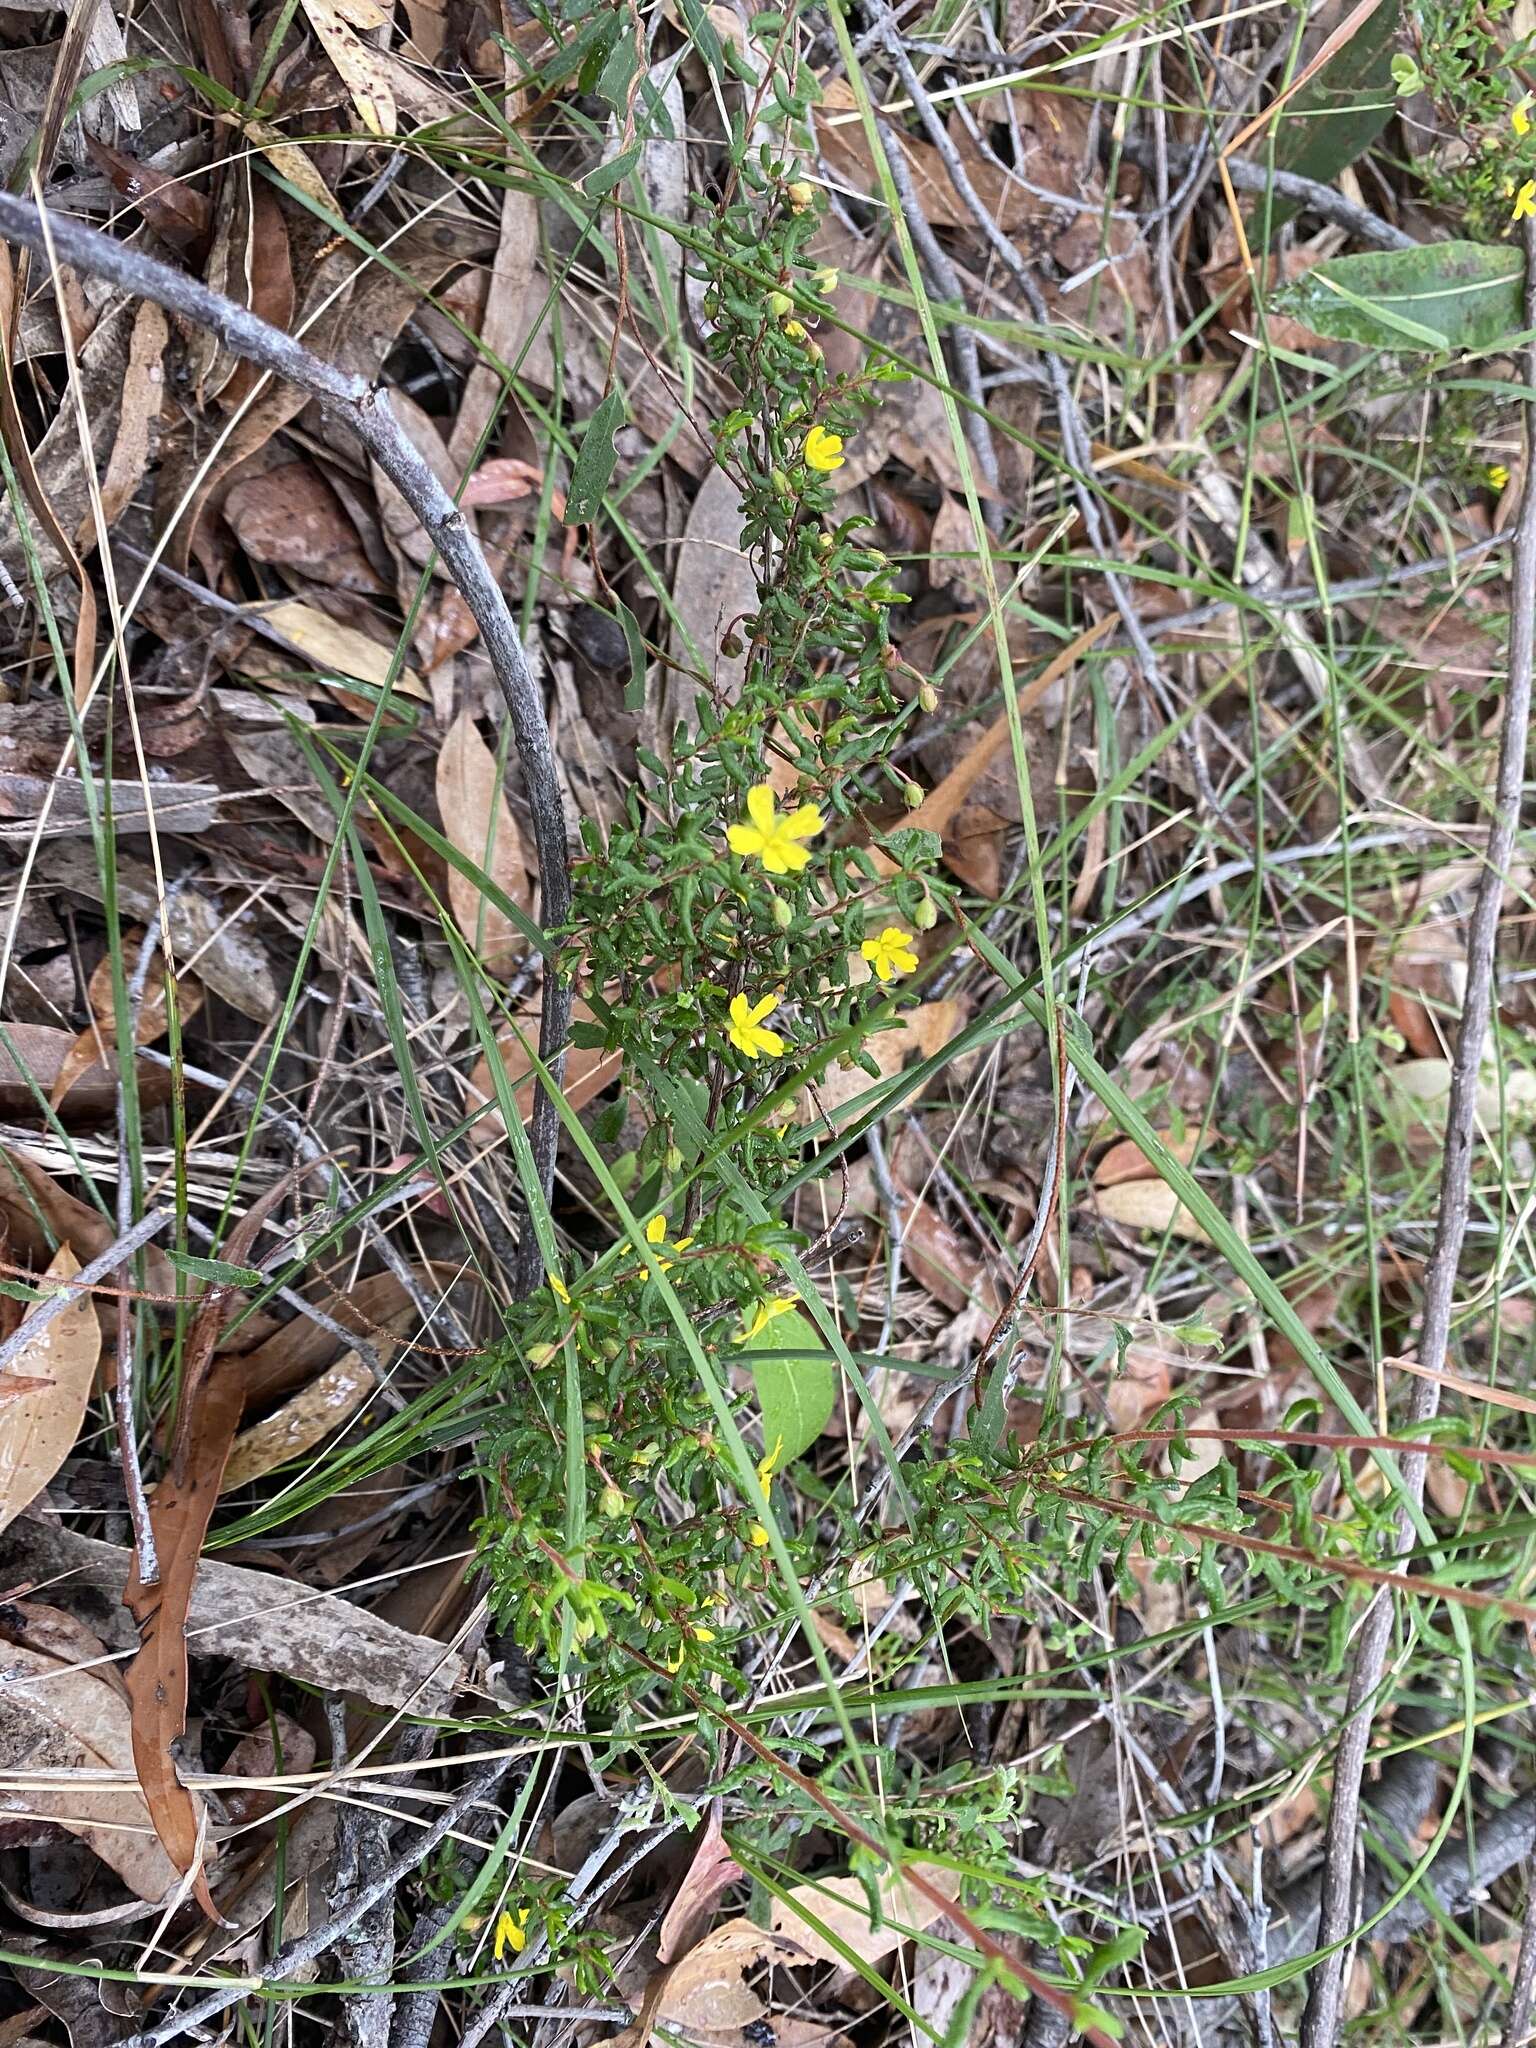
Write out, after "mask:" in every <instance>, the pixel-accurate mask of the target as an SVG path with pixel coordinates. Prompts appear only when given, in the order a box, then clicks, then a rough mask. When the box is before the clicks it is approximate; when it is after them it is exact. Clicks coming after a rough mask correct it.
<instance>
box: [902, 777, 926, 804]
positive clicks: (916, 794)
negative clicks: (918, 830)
mask: <svg viewBox="0 0 1536 2048" xmlns="http://www.w3.org/2000/svg"><path fill="white" fill-rule="evenodd" d="M901 794H902V800H903V802H904V803H905V804H906V807H907V809H908V810H909V811H915V810H916V809H917V808H918V806H919V804H921V802H922V800H923V792H922V791H921V790H920V789H919V788H918V786H917V784H916V783H915V782H909V783H908V784H907V786H906V788H905V789H904V790H903V791H902V792H901Z"/></svg>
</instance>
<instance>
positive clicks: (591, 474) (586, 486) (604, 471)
mask: <svg viewBox="0 0 1536 2048" xmlns="http://www.w3.org/2000/svg"><path fill="white" fill-rule="evenodd" d="M623 424H624V394H623V392H622V391H620V390H619V389H618V388H617V386H615V388H614V389H613V390H612V391H610V392H609V394H608V396H607V397H606V398H605V399H604V400H603V402H602V404H601V405H600V406H599V407H598V408H597V411H596V412H595V413H593V415H592V417H591V419H589V420H588V421H587V431H586V432H585V433H584V434H583V435H582V437H581V448H580V451H579V453H578V454H577V457H576V467H575V469H574V470H573V471H572V474H571V488H570V489H569V491H567V492H566V495H565V523H566V525H567V526H585V525H586V524H587V523H588V521H589V520H593V519H595V518H596V517H597V515H598V513H599V512H600V511H601V510H602V505H603V493H604V492H605V491H606V490H607V488H608V482H609V479H610V478H611V477H612V475H613V465H614V464H615V462H617V461H618V459H619V458H618V455H617V453H616V452H615V449H614V445H613V437H614V435H615V434H616V433H617V432H618V431H619V429H620V427H622V426H623Z"/></svg>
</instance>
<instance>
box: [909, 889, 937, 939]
mask: <svg viewBox="0 0 1536 2048" xmlns="http://www.w3.org/2000/svg"><path fill="white" fill-rule="evenodd" d="M938 921H939V906H938V905H937V903H935V902H934V900H933V898H932V897H931V896H925V897H924V898H923V900H922V902H921V903H919V905H918V906H917V908H916V910H914V911H913V913H912V922H913V923H914V924H915V925H916V926H917V928H918V930H919V931H920V932H931V931H932V930H933V928H934V926H935V925H936V924H937V923H938Z"/></svg>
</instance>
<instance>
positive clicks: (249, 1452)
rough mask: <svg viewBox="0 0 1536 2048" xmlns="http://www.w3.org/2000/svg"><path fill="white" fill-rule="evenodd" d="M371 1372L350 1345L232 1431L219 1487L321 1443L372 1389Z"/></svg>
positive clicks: (257, 1475)
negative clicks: (277, 1404)
mask: <svg viewBox="0 0 1536 2048" xmlns="http://www.w3.org/2000/svg"><path fill="white" fill-rule="evenodd" d="M373 1388H374V1378H373V1374H372V1372H371V1371H370V1370H369V1369H368V1367H367V1366H366V1365H364V1363H363V1361H362V1360H361V1359H360V1358H359V1357H358V1355H357V1353H356V1352H355V1351H349V1352H348V1353H347V1354H346V1356H345V1357H344V1358H340V1359H338V1360H337V1362H336V1363H335V1365H333V1366H330V1367H328V1368H327V1369H326V1371H324V1372H323V1373H321V1375H320V1377H319V1378H318V1379H316V1380H312V1381H311V1382H310V1384H309V1385H308V1386H307V1387H305V1388H303V1389H302V1390H301V1391H300V1392H299V1393H297V1394H295V1395H294V1396H293V1398H292V1399H291V1400H288V1401H285V1402H284V1403H283V1405H282V1407H281V1408H279V1409H277V1410H276V1412H275V1413H274V1414H271V1415H267V1416H264V1417H263V1418H262V1420H261V1421H260V1422H258V1423H255V1424H254V1425H253V1426H252V1427H251V1428H250V1429H248V1430H245V1431H244V1432H243V1433H242V1434H241V1435H240V1436H238V1437H236V1439H235V1442H234V1445H233V1447H232V1449H231V1450H230V1453H229V1458H228V1460H227V1461H226V1463H225V1466H224V1476H223V1479H222V1480H221V1481H220V1484H219V1491H220V1493H228V1492H230V1491H231V1489H232V1488H234V1487H236V1486H248V1485H249V1484H250V1482H251V1481H252V1480H253V1479H261V1478H263V1477H264V1476H265V1475H266V1474H267V1473H268V1472H271V1471H273V1470H274V1469H275V1468H276V1467H277V1466H278V1465H283V1464H286V1463H287V1461H288V1460H289V1459H290V1458H301V1457H302V1456H303V1455H304V1453H305V1452H306V1451H309V1450H313V1449H314V1447H315V1445H316V1444H318V1443H323V1442H324V1440H325V1439H326V1437H328V1436H330V1435H331V1434H332V1432H333V1431H335V1430H338V1429H340V1427H341V1425H342V1424H343V1423H344V1422H345V1421H346V1420H347V1419H348V1417H349V1416H352V1415H355V1414H356V1413H357V1410H358V1409H359V1408H360V1407H361V1406H362V1404H363V1403H364V1401H366V1400H367V1398H368V1396H369V1395H370V1394H371V1393H372V1392H373Z"/></svg>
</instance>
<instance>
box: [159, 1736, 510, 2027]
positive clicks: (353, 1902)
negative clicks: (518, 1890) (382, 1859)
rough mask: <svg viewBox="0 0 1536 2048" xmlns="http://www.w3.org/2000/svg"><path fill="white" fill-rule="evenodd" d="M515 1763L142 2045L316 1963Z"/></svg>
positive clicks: (474, 1787) (481, 1778)
mask: <svg viewBox="0 0 1536 2048" xmlns="http://www.w3.org/2000/svg"><path fill="white" fill-rule="evenodd" d="M511 1762H512V1759H511V1758H510V1757H508V1756H499V1757H496V1758H494V1759H493V1760H492V1761H491V1762H490V1763H489V1764H487V1765H486V1767H485V1768H484V1769H483V1770H479V1771H476V1772H475V1774H474V1776H473V1777H472V1778H470V1780H469V1782H468V1783H467V1784H466V1785H465V1786H464V1787H463V1789H462V1790H461V1791H460V1792H459V1794H458V1796H457V1798H455V1799H452V1800H450V1802H449V1803H448V1805H447V1806H445V1807H444V1808H443V1810H442V1812H441V1813H439V1815H438V1816H437V1818H436V1820H434V1821H433V1823H432V1825H431V1826H430V1827H429V1828H427V1829H426V1830H425V1832H424V1833H422V1834H420V1835H417V1836H415V1837H414V1838H413V1839H412V1841H411V1842H410V1843H409V1845H408V1846H407V1848H406V1849H405V1851H404V1853H403V1854H401V1855H399V1856H397V1857H395V1858H394V1860H393V1861H392V1862H390V1863H389V1864H387V1865H386V1866H385V1868H384V1869H383V1870H381V1871H380V1872H379V1874H378V1876H377V1877H376V1878H374V1879H373V1881H372V1883H371V1884H368V1885H365V1886H364V1887H363V1889H362V1890H361V1891H359V1892H355V1893H354V1894H353V1895H352V1897H351V1898H350V1899H349V1900H348V1901H347V1904H346V1906H345V1908H344V1909H343V1911H342V1912H340V1913H339V1914H338V1915H337V1916H336V1917H335V1918H334V1919H332V1920H327V1921H324V1922H323V1923H322V1924H321V1925H320V1926H319V1927H314V1928H311V1929H310V1930H309V1932H308V1933H306V1934H300V1935H296V1936H295V1937H294V1939H293V1940H292V1941H285V1942H284V1943H283V1945H282V1947H281V1948H280V1949H279V1950H278V1951H277V1953H276V1955H274V1956H273V1958H272V1960H271V1961H270V1962H269V1963H268V1964H267V1967H266V1969H265V1970H264V1971H263V1973H262V1976H261V1980H260V1983H259V1984H253V1983H252V1982H251V1980H250V1979H249V1978H245V1977H242V1978H238V1979H237V1980H236V1981H235V1982H233V1983H232V1984H230V1985H229V1986H228V1987H227V1988H226V1989H223V1990H219V1991H210V1992H209V1994H208V1996H207V1997H206V1998H204V1999H202V2000H200V2001H199V2003H198V2004H196V2005H192V2006H188V2008H187V2010H186V2011H185V2012H180V2013H177V2014H175V2015H174V2016H173V2017H172V2018H171V2019H168V2020H166V2021H164V2022H163V2023H162V2024H161V2025H160V2026H158V2027H150V2028H147V2029H146V2030H145V2032H143V2033H142V2034H140V2035H139V2037H138V2038H139V2044H140V2048H165V2043H166V2042H167V2041H175V2040H179V2039H180V2037H181V2036H182V2035H183V2034H190V2033H191V2032H192V2031H193V2029H194V2028H197V2027H201V2026H202V2025H203V2023H204V2021H206V2020H211V2019H215V2018H217V2016H218V2015H219V2014H220V2013H221V2012H228V2010H229V2008H230V2007H231V2006H232V2005H236V2004H238V2003H239V2001H240V2000H241V1999H242V1998H244V1997H246V1996H247V1995H248V1994H249V1993H250V1992H252V1991H255V1990H259V1989H264V1988H265V1987H266V1986H267V1985H269V1984H286V1983H288V1982H289V1981H290V1980H291V1979H292V1978H294V1977H295V1976H297V1975H298V1973H299V1971H300V1970H303V1969H305V1968H307V1967H308V1965H309V1964H311V1963H313V1962H317V1961H318V1960H319V1958H320V1957H321V1956H323V1955H324V1954H325V1953H326V1952H327V1950H328V1949H331V1948H333V1947H334V1946H335V1945H336V1943H337V1942H338V1941H339V1940H340V1939H341V1937H342V1936H343V1935H344V1934H346V1933H348V1932H349V1930H350V1929H352V1928H353V1927H355V1926H356V1925H357V1923H358V1921H359V1920H361V1919H362V1918H363V1916H364V1914H365V1913H367V1912H368V1911H369V1910H370V1909H371V1908H372V1907H373V1906H375V1905H376V1904H377V1903H378V1901H379V1900H380V1899H383V1898H388V1897H389V1896H390V1895H391V1894H392V1893H393V1891H394V1890H395V1887H396V1886H397V1885H398V1884H399V1883H400V1882H401V1881H402V1879H404V1878H407V1877H410V1876H411V1875H412V1874H413V1873H414V1872H415V1871H417V1870H419V1869H420V1868H421V1867H422V1865H423V1864H424V1863H425V1862H426V1860H427V1858H428V1857H429V1856H430V1855H431V1854H432V1851H433V1850H434V1849H435V1848H436V1847H437V1845H438V1843H439V1842H441V1841H443V1840H444V1839H445V1838H446V1837H447V1836H448V1835H449V1834H451V1833H452V1831H453V1830H454V1828H456V1827H457V1826H458V1824H459V1822H460V1821H461V1820H462V1819H463V1818H464V1816H465V1814H466V1813H468V1812H469V1810H470V1808H471V1807H472V1806H475V1805H477V1804H478V1803H479V1802H480V1801H481V1800H482V1799H488V1798H489V1797H490V1795H491V1793H492V1792H494V1791H495V1789H496V1787H497V1786H498V1785H499V1784H500V1783H501V1780H502V1779H503V1777H505V1775H506V1773H507V1770H508V1768H509V1766H510V1764H511Z"/></svg>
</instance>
